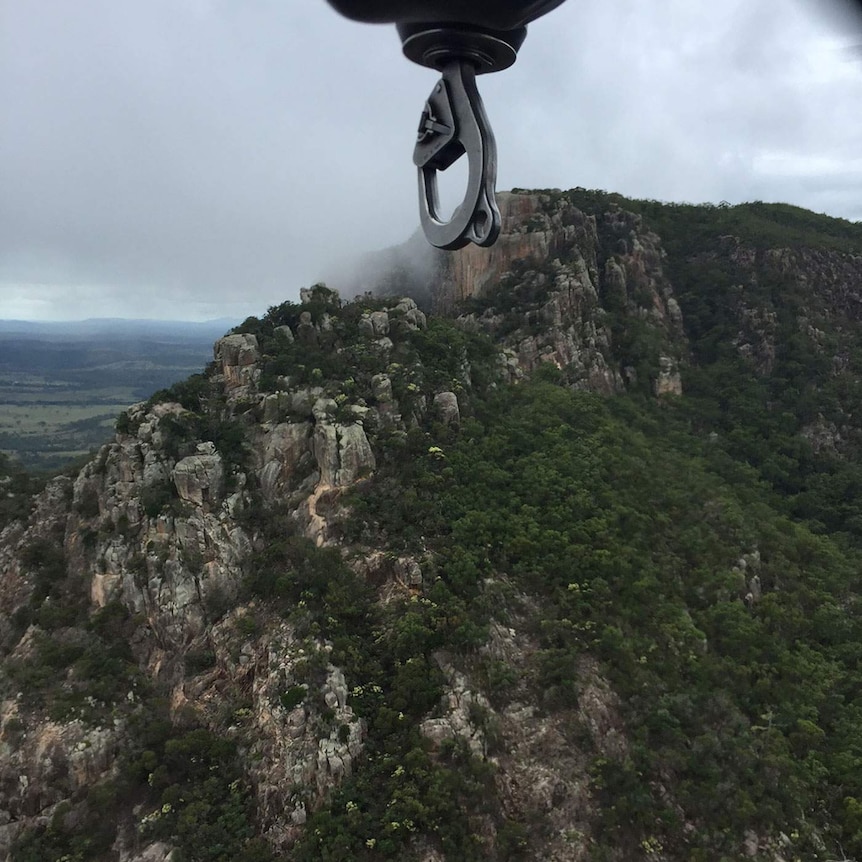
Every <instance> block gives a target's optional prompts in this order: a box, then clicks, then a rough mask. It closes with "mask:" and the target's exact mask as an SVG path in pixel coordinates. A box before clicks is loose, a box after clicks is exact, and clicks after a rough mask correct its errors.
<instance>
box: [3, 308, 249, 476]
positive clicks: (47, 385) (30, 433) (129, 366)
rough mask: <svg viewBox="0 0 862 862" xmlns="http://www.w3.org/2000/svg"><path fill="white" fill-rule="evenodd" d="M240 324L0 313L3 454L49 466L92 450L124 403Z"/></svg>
mask: <svg viewBox="0 0 862 862" xmlns="http://www.w3.org/2000/svg"><path fill="white" fill-rule="evenodd" d="M238 322H239V321H234V320H231V319H227V318H225V319H220V320H213V321H206V322H204V323H189V322H185V321H161V320H123V319H96V320H84V321H74V322H63V323H60V322H56V323H54V322H31V321H19V320H0V452H5V453H6V454H8V455H10V456H12V457H13V458H15V459H16V460H18V461H19V462H20V463H21V464H22V465H24V466H25V467H27V468H28V469H33V470H55V469H57V468H59V467H62V466H63V465H64V464H65V463H67V462H69V461H70V460H72V459H74V458H76V457H78V456H81V455H84V454H86V453H87V452H89V451H91V450H92V449H94V448H97V447H98V446H100V445H101V444H102V443H104V442H105V440H107V439H108V438H109V437H110V436H111V434H112V431H113V424H114V420H115V418H116V416H117V414H118V413H119V412H120V411H121V410H123V409H125V408H126V407H128V406H129V405H130V404H134V403H135V402H137V401H143V400H145V399H147V398H149V396H150V395H152V394H153V393H154V392H155V391H157V390H159V389H163V388H165V387H167V386H169V385H170V384H172V383H174V382H176V381H177V380H182V379H184V378H186V377H188V376H189V375H190V374H193V373H195V372H198V371H201V370H202V369H203V368H204V366H205V365H206V364H207V362H209V361H210V360H211V359H212V344H213V341H215V339H217V338H219V337H220V336H222V335H224V334H225V332H227V331H228V330H229V329H230V328H231V327H232V326H234V325H235V324H236V323H238Z"/></svg>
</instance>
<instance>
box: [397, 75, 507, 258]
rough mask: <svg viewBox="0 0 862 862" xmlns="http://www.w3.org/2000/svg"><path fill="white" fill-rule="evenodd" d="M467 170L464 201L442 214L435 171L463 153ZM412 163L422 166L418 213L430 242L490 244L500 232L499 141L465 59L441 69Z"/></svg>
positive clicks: (421, 123)
mask: <svg viewBox="0 0 862 862" xmlns="http://www.w3.org/2000/svg"><path fill="white" fill-rule="evenodd" d="M465 154H466V156H467V160H468V164H469V171H468V177H467V191H466V193H465V194H464V200H463V201H462V203H461V205H460V206H459V207H458V208H457V209H456V210H455V212H454V213H453V215H452V218H451V219H450V220H449V221H443V220H442V219H441V218H440V215H439V210H440V200H439V194H438V190H437V171H445V170H446V168H448V167H449V166H450V165H452V164H453V163H454V162H456V161H457V160H458V159H459V158H460V157H461V156H463V155H465ZM413 163H414V164H415V165H416V166H417V168H418V169H419V215H420V218H421V221H422V229H423V230H424V231H425V236H426V237H427V238H428V241H429V242H430V243H431V244H432V245H435V246H437V248H443V249H448V250H452V249H456V248H463V247H464V246H465V245H467V244H468V243H470V242H474V243H476V245H480V246H488V245H492V244H493V243H494V242H495V240H496V239H497V237H498V236H499V234H500V210H499V209H498V208H497V200H496V197H495V192H494V186H495V184H496V182H497V144H496V142H495V140H494V133H493V132H492V131H491V126H490V124H489V122H488V117H487V115H486V114H485V108H484V106H483V104H482V97H481V96H480V95H479V90H478V89H477V87H476V69H475V67H474V66H473V65H472V64H471V63H469V62H466V61H464V60H454V61H452V62H451V63H448V64H447V65H446V66H444V68H443V77H442V78H441V79H440V80H439V81H438V82H437V84H436V85H435V87H434V89H433V90H432V91H431V95H430V96H429V97H428V101H427V102H426V103H425V109H424V110H423V111H422V117H421V119H420V121H419V130H418V133H417V140H416V148H415V149H414V150H413Z"/></svg>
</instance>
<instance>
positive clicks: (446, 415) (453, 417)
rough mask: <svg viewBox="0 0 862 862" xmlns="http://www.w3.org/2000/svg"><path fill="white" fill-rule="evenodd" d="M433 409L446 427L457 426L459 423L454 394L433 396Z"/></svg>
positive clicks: (459, 414)
mask: <svg viewBox="0 0 862 862" xmlns="http://www.w3.org/2000/svg"><path fill="white" fill-rule="evenodd" d="M434 409H435V410H436V411H437V414H438V415H439V416H440V420H441V421H442V422H443V423H445V424H446V425H457V424H458V423H460V421H461V410H460V409H459V407H458V396H457V395H456V394H455V393H454V392H438V393H437V394H436V395H435V396H434Z"/></svg>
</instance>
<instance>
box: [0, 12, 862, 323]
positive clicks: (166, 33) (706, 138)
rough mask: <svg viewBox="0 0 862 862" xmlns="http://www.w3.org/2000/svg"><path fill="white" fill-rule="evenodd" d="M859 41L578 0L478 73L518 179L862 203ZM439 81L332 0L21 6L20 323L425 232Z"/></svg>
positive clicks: (242, 300)
mask: <svg viewBox="0 0 862 862" xmlns="http://www.w3.org/2000/svg"><path fill="white" fill-rule="evenodd" d="M860 41H862V38H860V33H859V29H858V27H856V26H855V25H853V26H851V24H850V23H849V19H843V18H841V16H840V15H838V14H837V13H836V7H835V5H833V4H827V5H826V6H825V7H824V6H822V5H821V4H820V3H817V2H816V0H722V2H715V0H570V2H567V3H565V4H564V5H563V6H562V7H560V8H559V9H557V10H556V11H554V12H552V13H550V14H549V15H548V16H547V17H546V18H543V19H540V20H539V21H537V22H535V23H534V24H533V25H531V27H530V33H529V35H528V37H527V41H526V43H525V44H524V47H523V48H522V49H521V53H520V57H519V60H518V62H517V64H516V65H515V66H514V67H513V68H511V69H509V70H507V71H505V72H502V73H500V74H497V75H490V76H486V77H483V78H481V79H480V89H481V91H482V93H483V96H484V99H485V104H486V108H487V111H488V114H489V116H490V119H491V123H492V125H493V127H494V130H495V133H496V136H497V143H498V151H499V164H500V168H499V179H498V188H500V189H506V188H511V187H513V186H522V187H560V188H570V187H573V186H586V187H589V188H603V189H607V190H611V191H617V192H621V193H622V194H625V195H628V196H633V197H650V198H658V199H661V200H685V201H693V202H697V201H707V200H709V201H715V202H717V201H721V200H727V201H730V202H740V201H745V200H756V199H761V200H772V201H774V200H780V201H788V202H790V203H795V204H799V205H801V206H805V207H809V208H811V209H814V210H817V211H820V212H827V213H830V214H833V215H838V216H843V217H845V218H850V219H853V220H860V219H862V61H860V53H859V51H858V47H857V49H856V50H855V52H854V49H853V46H854V45H858V43H859V42H860ZM435 77H436V76H435V75H434V73H433V72H431V71H430V70H427V69H422V68H420V67H418V66H414V65H412V64H411V63H409V62H408V61H406V60H404V59H403V58H402V56H401V52H400V45H399V41H398V38H397V36H396V34H395V31H394V28H392V27H387V26H367V25H361V24H355V23H353V22H350V21H347V20H344V19H341V18H340V17H339V16H338V15H337V14H336V13H335V12H333V11H332V10H331V9H330V7H329V6H328V5H327V4H326V3H325V2H324V0H242V2H239V0H136V2H132V0H74V2H70V0H5V2H4V0H0V318H25V319H48V320H52V319H53V320H61V319H81V318H86V317H111V316H122V317H156V318H173V319H198V320H200V319H207V318H215V317H235V318H243V317H245V316H246V315H248V314H260V313H262V312H264V311H265V310H266V308H267V307H268V306H269V305H272V304H276V303H279V302H281V301H283V300H285V299H293V298H296V297H297V295H298V291H299V288H300V287H301V286H304V285H308V284H311V283H313V282H314V281H316V280H319V279H321V278H324V279H325V278H327V276H328V275H329V274H331V273H332V272H333V271H336V270H337V268H338V265H339V261H341V260H343V259H344V258H345V256H348V257H349V256H350V255H357V254H360V253H361V252H363V251H366V250H371V249H375V248H380V247H383V246H386V245H391V244H394V243H397V242H400V241H403V240H405V239H406V238H407V237H408V236H409V235H410V234H411V233H412V232H413V231H414V230H415V228H416V226H417V225H418V217H417V202H416V181H415V176H414V172H415V169H414V168H413V165H412V162H411V155H412V149H413V141H414V139H415V129H416V124H417V121H418V117H419V113H420V110H421V108H422V105H423V103H424V100H425V98H426V96H427V95H428V93H429V92H430V90H431V87H432V86H433V84H434V82H435ZM447 179H448V178H447ZM447 185H451V180H450V183H448V184H447Z"/></svg>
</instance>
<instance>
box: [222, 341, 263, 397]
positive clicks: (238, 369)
mask: <svg viewBox="0 0 862 862" xmlns="http://www.w3.org/2000/svg"><path fill="white" fill-rule="evenodd" d="M213 356H214V357H215V361H216V363H218V364H219V365H220V371H221V376H222V378H223V380H224V385H225V389H226V390H227V391H228V394H229V395H231V394H233V395H234V397H238V396H239V395H241V394H243V393H245V392H247V391H248V390H249V387H251V386H252V385H253V384H254V383H255V382H256V381H257V379H258V378H259V377H260V369H259V368H258V367H257V362H258V360H259V359H260V347H259V345H258V343H257V336H255V335H250V334H249V333H243V334H236V335H226V336H225V337H224V338H220V339H219V340H218V341H216V343H215V347H214V348H213Z"/></svg>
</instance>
